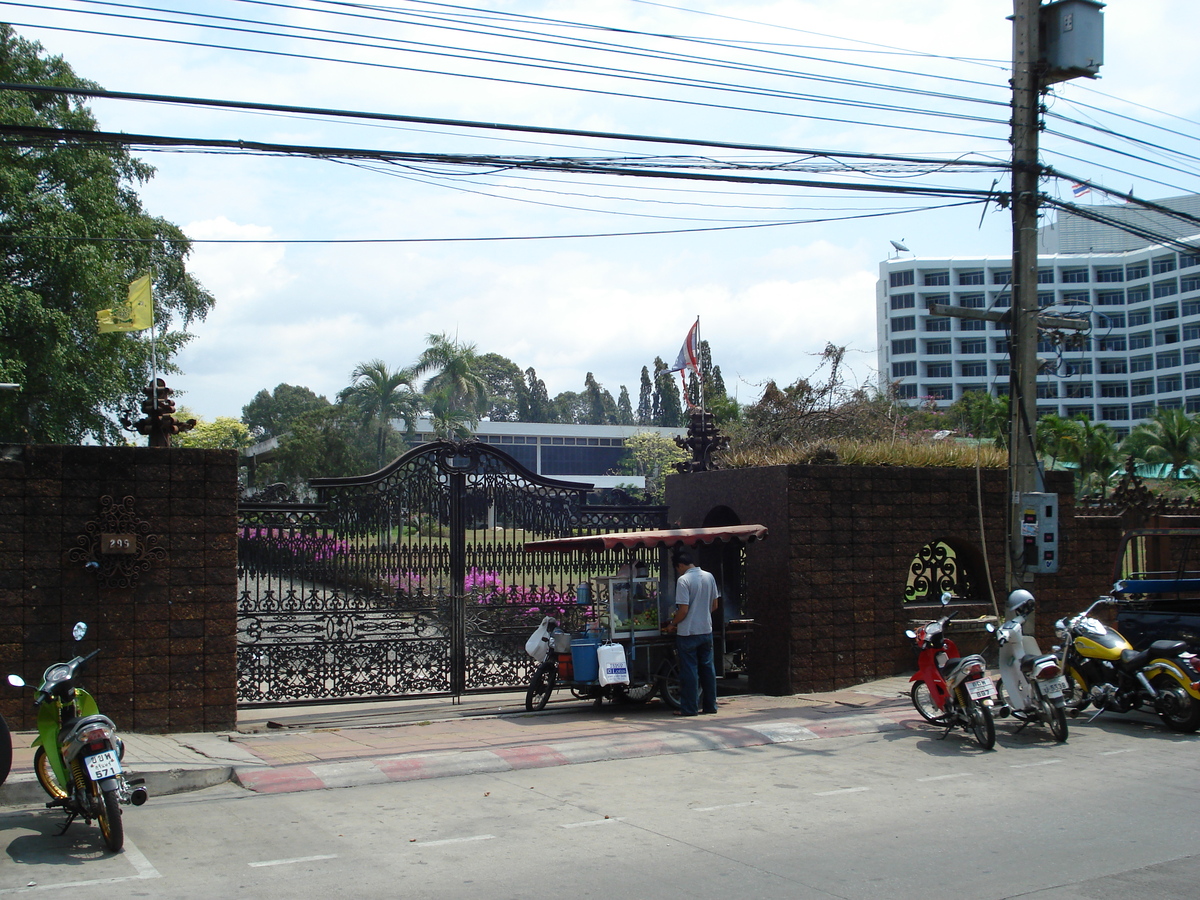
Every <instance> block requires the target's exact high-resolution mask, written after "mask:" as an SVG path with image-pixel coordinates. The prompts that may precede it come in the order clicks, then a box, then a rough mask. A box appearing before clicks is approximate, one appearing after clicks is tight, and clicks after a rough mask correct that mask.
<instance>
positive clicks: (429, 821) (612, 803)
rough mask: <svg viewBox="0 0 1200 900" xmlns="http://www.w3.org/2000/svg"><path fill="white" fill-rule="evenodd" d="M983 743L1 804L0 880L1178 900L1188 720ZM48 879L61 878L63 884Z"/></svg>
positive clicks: (1187, 816)
mask: <svg viewBox="0 0 1200 900" xmlns="http://www.w3.org/2000/svg"><path fill="white" fill-rule="evenodd" d="M998 731H999V743H998V747H997V749H996V750H995V751H993V752H990V753H989V752H983V751H981V750H980V749H979V748H978V747H977V746H976V745H975V744H974V743H973V742H972V741H970V740H969V739H967V738H966V737H965V736H964V735H963V734H962V733H961V732H959V733H955V734H952V735H951V736H950V737H949V738H947V739H946V740H939V739H938V735H939V734H940V732H939V731H937V730H934V729H932V728H930V727H927V726H916V727H914V729H912V730H903V729H902V730H898V731H891V732H885V733H880V734H869V735H858V736H853V737H842V738H830V739H825V740H819V741H805V742H799V743H793V744H775V745H769V746H762V747H753V748H744V749H739V750H732V751H717V750H710V751H701V752H694V753H684V754H678V755H673V756H658V757H650V758H644V759H634V760H620V761H612V762H598V763H589V764H584V765H573V766H563V767H555V768H541V769H529V770H524V771H510V772H504V773H499V774H489V775H467V776H461V777H451V778H439V779H431V780H427V781H415V782H408V783H403V784H383V785H371V786H362V787H354V788H346V789H341V790H323V791H311V792H305V793H295V794H275V795H255V794H250V793H247V792H244V791H242V790H241V789H239V788H236V787H234V786H232V785H223V786H220V787H216V788H210V789H208V790H205V791H200V792H197V793H194V794H184V795H178V796H173V797H164V798H157V799H153V800H151V802H150V803H149V804H147V805H146V806H144V807H142V808H140V809H128V810H127V811H126V814H125V823H126V833H127V849H126V852H125V853H123V854H120V855H117V856H111V855H107V854H105V853H103V852H102V851H101V848H100V844H99V836H98V833H97V832H96V830H95V828H94V827H91V828H89V827H87V826H84V825H81V824H77V825H75V826H72V828H71V830H70V831H69V832H68V833H67V835H66V836H64V837H61V838H60V837H55V836H54V834H55V832H56V831H57V828H58V825H59V823H60V822H61V819H62V817H61V815H59V814H57V813H48V812H43V811H40V810H31V809H26V810H10V811H5V812H3V813H0V825H2V826H3V828H4V831H3V832H2V833H3V838H0V840H2V841H3V843H4V848H5V857H4V858H3V859H2V860H0V894H7V893H14V892H21V891H25V890H28V891H30V892H34V893H42V892H46V893H49V894H51V895H53V896H64V897H69V896H83V895H85V893H87V894H89V895H93V896H94V895H96V894H97V893H103V895H105V896H113V897H151V898H192V897H195V898H206V900H208V898H213V897H232V896H235V895H236V896H247V897H253V898H256V900H257V898H263V900H274V898H287V900H294V898H296V897H297V896H305V897H308V896H315V897H328V896H334V895H337V896H342V895H344V894H347V893H352V894H353V895H354V896H357V897H364V898H375V897H380V898H382V897H397V896H403V897H405V898H473V897H480V898H483V897H486V898H489V900H493V898H495V900H502V898H529V897H541V896H545V897H552V898H556V900H560V898H561V900H575V898H603V900H618V898H620V900H624V898H647V900H675V898H684V897H687V898H692V900H704V898H713V900H716V898H721V900H729V898H737V900H743V898H760V897H761V898H777V897H778V898H790V900H809V898H812V900H826V898H845V900H859V898H887V900H910V898H912V900H916V898H921V900H953V898H960V897H961V898H964V900H990V898H1017V897H1020V898H1035V900H1082V898H1089V900H1107V898H1129V897H1137V898H1139V900H1142V898H1144V900H1165V898H1171V900H1178V898H1182V897H1190V896H1192V895H1193V894H1195V892H1196V890H1197V885H1200V856H1197V853H1198V852H1200V851H1198V850H1197V845H1196V831H1197V829H1196V814H1195V806H1196V803H1195V797H1196V796H1197V789H1198V788H1200V767H1198V766H1197V765H1196V764H1195V761H1196V754H1197V751H1198V750H1200V747H1198V746H1197V744H1198V742H1200V738H1196V737H1193V736H1179V735H1173V734H1171V733H1169V732H1166V731H1163V730H1162V729H1161V727H1159V726H1158V725H1157V724H1156V720H1152V719H1151V718H1149V717H1117V716H1113V717H1112V718H1110V719H1108V721H1107V722H1106V721H1105V720H1104V719H1101V720H1100V721H1099V722H1096V723H1093V724H1084V723H1083V722H1082V720H1075V721H1073V722H1072V731H1071V739H1070V741H1069V743H1068V744H1066V745H1055V744H1053V743H1052V742H1051V741H1050V739H1049V737H1048V735H1047V734H1046V733H1045V730H1044V729H1033V728H1030V729H1027V730H1026V731H1025V732H1023V733H1021V734H1019V735H1015V736H1014V734H1013V725H1012V724H1004V723H1001V724H1000V726H999V728H998ZM67 885H75V886H74V887H67Z"/></svg>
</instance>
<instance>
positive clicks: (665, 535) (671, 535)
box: [525, 525, 767, 553]
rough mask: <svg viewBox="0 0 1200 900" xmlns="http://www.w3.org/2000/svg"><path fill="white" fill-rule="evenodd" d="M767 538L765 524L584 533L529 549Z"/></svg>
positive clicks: (560, 550) (688, 544) (682, 544)
mask: <svg viewBox="0 0 1200 900" xmlns="http://www.w3.org/2000/svg"><path fill="white" fill-rule="evenodd" d="M766 536H767V527H766V526H765V525H725V526H722V527H719V528H661V529H658V530H656V531H626V532H618V533H615V534H585V535H582V536H580V537H569V538H552V539H551V540H548V541H527V542H526V544H525V549H526V550H531V551H535V552H545V553H566V552H569V551H571V550H614V549H629V550H635V549H641V548H648V549H653V548H655V547H694V546H696V545H697V544H711V543H713V542H715V541H721V542H722V543H728V542H729V541H743V542H745V543H747V544H749V543H752V542H754V541H761V540H762V539H763V538H765V537H766Z"/></svg>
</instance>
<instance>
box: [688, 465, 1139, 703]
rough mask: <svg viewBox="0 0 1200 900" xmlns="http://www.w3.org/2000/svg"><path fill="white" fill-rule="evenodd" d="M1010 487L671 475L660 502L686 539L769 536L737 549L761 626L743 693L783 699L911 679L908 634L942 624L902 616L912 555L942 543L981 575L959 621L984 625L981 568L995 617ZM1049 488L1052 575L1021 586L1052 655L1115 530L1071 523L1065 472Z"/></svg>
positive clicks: (986, 474) (1100, 575)
mask: <svg viewBox="0 0 1200 900" xmlns="http://www.w3.org/2000/svg"><path fill="white" fill-rule="evenodd" d="M977 478H978V481H977ZM1006 482H1007V478H1006V472H1004V471H1003V470H996V469H985V470H981V471H980V472H978V473H976V471H975V470H973V469H948V468H947V469H941V468H901V467H884V466H837V465H831V466H821V465H817V466H813V465H796V466H772V467H764V468H756V469H731V470H724V471H715V472H701V473H693V474H687V475H676V476H671V477H670V478H668V479H667V503H668V505H669V507H670V520H671V522H672V523H673V524H676V525H680V526H683V527H695V526H702V525H707V524H716V523H717V522H718V521H719V523H720V524H729V523H733V522H740V523H742V524H751V523H758V524H762V525H766V526H767V527H768V529H769V531H770V536H769V537H768V538H767V539H766V540H765V541H763V542H761V543H756V544H753V545H751V546H750V547H748V548H747V551H746V558H747V563H746V566H747V568H746V581H747V595H748V596H747V608H746V614H748V615H750V616H752V617H753V618H754V619H755V623H756V624H755V629H754V637H753V639H752V643H751V653H752V657H751V658H752V663H751V686H752V687H753V688H754V689H755V690H760V691H763V692H765V693H769V694H790V693H802V692H807V691H824V690H832V689H835V688H838V687H844V686H847V685H851V684H856V683H859V682H862V681H865V680H870V679H873V678H881V677H885V676H890V675H895V674H900V673H903V672H906V671H911V670H912V669H913V668H914V667H915V653H914V649H913V645H912V642H911V641H910V640H909V639H908V638H906V637H905V636H904V631H905V629H907V628H909V627H911V624H912V623H913V622H915V621H917V620H928V619H932V618H935V617H936V616H938V615H940V614H941V613H940V608H939V607H936V606H935V607H930V606H913V605H908V606H906V605H905V603H904V602H903V601H904V591H905V586H906V584H907V581H908V574H909V569H910V566H911V564H912V562H913V559H914V557H915V556H916V555H917V553H918V551H919V550H920V549H921V547H923V546H924V545H925V544H927V543H929V542H931V541H935V540H939V541H945V542H947V543H949V544H950V545H952V546H953V547H955V548H956V549H957V551H958V553H959V557H960V558H965V559H968V560H970V561H971V562H972V564H973V565H974V567H975V569H976V570H977V571H978V572H979V573H981V579H980V585H979V587H980V590H979V599H980V602H979V603H978V604H975V605H969V606H964V607H963V608H962V613H961V617H962V618H964V619H967V618H974V617H978V616H985V615H990V614H991V613H992V605H991V600H990V597H988V593H987V589H986V583H987V580H988V579H987V577H986V576H985V575H983V574H982V573H986V572H988V571H989V569H990V582H991V585H992V587H993V590H994V591H995V596H996V598H997V602H998V603H999V608H1000V610H1001V611H1002V610H1003V603H1004V597H1005V596H1006V594H1007V591H1005V589H1004V578H1005V567H1004V560H1005V556H1006V553H1007V540H1008V539H1007V532H1006V525H1005V517H1006V512H1007V496H1008V495H1007V484H1006ZM1048 489H1049V490H1052V491H1055V492H1057V493H1058V494H1059V504H1060V507H1059V514H1060V540H1059V547H1060V557H1061V567H1060V571H1059V572H1058V574H1055V575H1038V576H1035V577H1034V578H1033V579H1032V580H1031V581H1030V582H1028V583H1027V584H1026V587H1027V588H1028V589H1029V590H1031V591H1033V593H1034V595H1035V596H1036V597H1037V598H1038V603H1039V612H1038V615H1037V621H1036V626H1037V627H1036V631H1037V637H1038V640H1039V641H1040V642H1041V643H1042V645H1043V646H1045V647H1047V648H1048V647H1049V646H1050V645H1051V644H1052V643H1053V636H1052V633H1051V632H1052V626H1053V623H1054V620H1055V619H1056V618H1058V617H1060V616H1062V615H1064V614H1066V613H1069V612H1075V611H1078V610H1080V609H1082V608H1084V607H1085V606H1086V605H1087V604H1088V603H1090V602H1091V600H1093V599H1094V598H1095V597H1096V596H1098V595H1099V594H1102V593H1106V592H1107V591H1108V590H1109V588H1110V586H1111V574H1112V569H1113V565H1114V558H1115V554H1116V552H1117V547H1118V543H1119V539H1120V535H1121V529H1122V521H1121V518H1120V517H1117V516H1107V517H1106V516H1094V515H1089V516H1077V515H1076V513H1075V504H1074V499H1073V495H1072V485H1071V476H1070V475H1069V474H1065V473H1051V474H1050V476H1049V488H1048ZM981 506H982V509H983V517H982V534H981V524H980V515H979V511H980V508H981ZM985 561H986V565H985ZM702 564H703V562H702ZM955 637H956V640H957V641H958V643H959V646H960V649H963V650H964V651H968V650H969V651H980V650H983V649H984V648H985V646H986V645H987V643H988V642H989V640H990V636H989V635H988V634H987V633H986V632H984V631H982V629H981V628H980V627H976V628H975V629H974V630H972V629H970V628H969V627H961V628H959V629H958V630H957V632H956V633H955Z"/></svg>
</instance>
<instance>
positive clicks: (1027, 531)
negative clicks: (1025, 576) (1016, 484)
mask: <svg viewBox="0 0 1200 900" xmlns="http://www.w3.org/2000/svg"><path fill="white" fill-rule="evenodd" d="M1058 531H1059V529H1058V494H1046V493H1033V492H1031V493H1027V494H1022V495H1021V542H1022V544H1023V550H1024V553H1023V556H1022V562H1023V564H1024V569H1025V571H1026V572H1033V573H1034V574H1039V575H1051V574H1053V573H1055V572H1057V571H1058V562H1059V560H1058Z"/></svg>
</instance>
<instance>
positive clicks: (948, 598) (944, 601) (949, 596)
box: [942, 591, 954, 606]
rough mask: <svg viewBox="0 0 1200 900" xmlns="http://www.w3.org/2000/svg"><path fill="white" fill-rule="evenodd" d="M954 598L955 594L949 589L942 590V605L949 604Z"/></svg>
mask: <svg viewBox="0 0 1200 900" xmlns="http://www.w3.org/2000/svg"><path fill="white" fill-rule="evenodd" d="M953 599H954V595H953V594H951V593H950V592H949V591H942V606H949V605H950V601H951V600H953Z"/></svg>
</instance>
